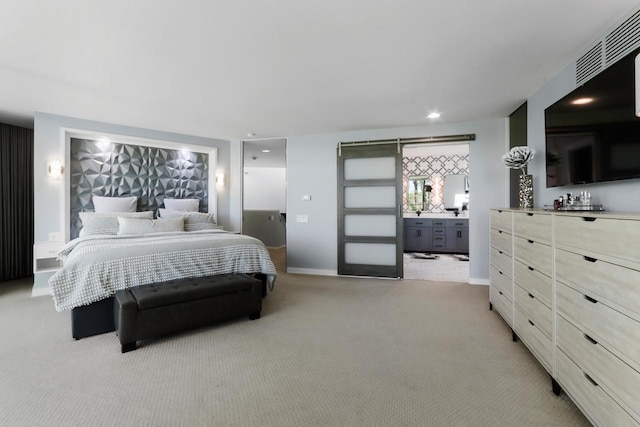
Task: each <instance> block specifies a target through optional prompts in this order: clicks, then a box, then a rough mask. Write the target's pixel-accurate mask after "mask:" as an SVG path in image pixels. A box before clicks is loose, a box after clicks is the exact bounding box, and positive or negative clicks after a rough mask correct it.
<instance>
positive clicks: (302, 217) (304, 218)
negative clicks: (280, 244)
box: [296, 215, 309, 222]
mask: <svg viewBox="0 0 640 427" xmlns="http://www.w3.org/2000/svg"><path fill="white" fill-rule="evenodd" d="M296 222H309V215H297V216H296Z"/></svg>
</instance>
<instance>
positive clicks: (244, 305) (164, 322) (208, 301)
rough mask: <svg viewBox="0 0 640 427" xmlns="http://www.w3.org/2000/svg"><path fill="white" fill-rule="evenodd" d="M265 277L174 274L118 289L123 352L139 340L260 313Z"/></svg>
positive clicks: (118, 326)
mask: <svg viewBox="0 0 640 427" xmlns="http://www.w3.org/2000/svg"><path fill="white" fill-rule="evenodd" d="M262 287H263V286H262V282H261V281H260V280H258V279H255V278H253V277H251V276H249V275H247V274H223V275H218V276H206V277H195V278H188V279H176V280H169V281H166V282H162V283H154V284H150V285H143V286H137V287H134V288H129V289H125V290H121V291H118V292H116V296H115V303H114V318H115V327H116V333H117V334H118V337H119V339H120V344H121V345H122V352H123V353H126V352H127V351H131V350H135V349H136V341H138V340H142V339H147V338H154V337H158V336H161V335H166V334H171V333H175V332H179V331H184V330H187V329H192V328H199V327H202V326H206V325H210V324H212V323H214V322H219V321H223V320H229V319H233V318H236V317H240V316H249V319H252V320H253V319H259V318H260V311H261V310H262Z"/></svg>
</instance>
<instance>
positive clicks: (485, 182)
mask: <svg viewBox="0 0 640 427" xmlns="http://www.w3.org/2000/svg"><path fill="white" fill-rule="evenodd" d="M466 133H475V134H476V140H475V141H472V142H471V143H470V144H469V156H470V161H469V164H470V167H469V181H470V186H471V193H470V194H471V202H470V213H469V221H470V227H471V235H470V260H471V261H470V265H469V268H470V277H471V278H472V281H474V282H476V283H488V278H489V208H490V207H500V206H504V199H505V195H504V193H505V179H504V178H505V168H504V166H503V165H502V163H501V160H500V158H501V156H502V154H504V152H505V151H506V140H505V120H504V119H498V120H487V121H479V122H471V123H457V124H448V125H444V124H443V125H431V126H421V127H411V128H393V129H380V130H368V131H357V132H343V133H332V134H320V135H306V136H293V137H291V136H289V137H288V139H287V218H288V223H287V267H288V269H289V271H294V272H307V273H316V274H336V273H337V265H338V260H337V245H338V240H337V233H338V231H337V227H338V222H337V215H338V212H337V209H338V208H337V197H338V196H337V194H338V193H337V151H336V148H337V144H338V142H339V141H357V140H367V139H384V138H408V137H421V136H437V135H452V134H466ZM231 158H232V166H233V170H234V171H233V173H232V177H231V178H232V184H231V185H232V187H231V191H232V193H234V192H235V191H236V189H241V188H242V177H241V176H240V175H241V173H240V167H241V166H240V165H241V159H242V156H241V148H240V141H232V144H231ZM303 195H311V200H310V201H303V200H302V196H303ZM240 201H241V199H240V198H239V197H237V196H234V198H233V200H232V205H231V216H232V217H234V216H236V214H237V215H238V217H239V215H240V212H241V209H242V207H241V203H240ZM296 215H308V217H309V222H308V223H297V222H295V218H296Z"/></svg>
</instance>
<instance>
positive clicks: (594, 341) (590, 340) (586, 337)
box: [582, 334, 598, 345]
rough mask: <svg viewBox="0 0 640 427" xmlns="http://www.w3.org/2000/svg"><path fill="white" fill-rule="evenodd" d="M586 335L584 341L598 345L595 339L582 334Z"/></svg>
mask: <svg viewBox="0 0 640 427" xmlns="http://www.w3.org/2000/svg"><path fill="white" fill-rule="evenodd" d="M582 335H584V339H586V340H587V341H589V342H590V343H591V344H594V345H595V344H598V341H596V340H594V339H593V338H591V337H590V336H589V335H587V334H582Z"/></svg>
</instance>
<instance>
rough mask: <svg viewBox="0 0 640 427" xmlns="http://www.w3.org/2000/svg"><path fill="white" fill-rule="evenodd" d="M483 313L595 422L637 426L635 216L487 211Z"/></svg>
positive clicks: (639, 336) (639, 279) (639, 224)
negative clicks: (494, 317)
mask: <svg viewBox="0 0 640 427" xmlns="http://www.w3.org/2000/svg"><path fill="white" fill-rule="evenodd" d="M490 250H491V258H490V259H491V266H490V282H491V286H490V294H489V295H490V297H489V298H490V304H489V307H490V309H493V308H495V309H496V310H495V311H497V312H498V313H499V314H500V315H501V316H502V317H503V318H504V320H505V321H506V322H507V323H508V324H509V326H510V327H511V329H512V331H513V339H514V341H515V340H517V339H518V338H520V340H521V341H522V342H523V343H524V344H525V345H526V346H527V348H528V349H529V350H530V351H531V352H532V353H533V354H534V356H535V357H536V358H537V359H538V360H539V361H540V363H541V364H542V366H544V368H545V369H546V370H547V371H548V372H549V374H550V375H551V379H552V389H553V391H554V392H555V393H556V394H559V393H560V391H561V390H564V391H565V392H566V393H567V394H568V395H569V396H570V397H571V398H572V400H573V401H574V402H575V403H576V405H577V406H578V407H579V408H580V409H581V410H582V411H583V412H584V414H585V415H586V416H587V417H588V418H589V419H590V421H591V422H593V423H594V424H595V425H602V426H614V425H615V426H626V425H630V426H640V215H638V214H616V213H591V212H579V213H578V212H574V213H569V212H556V211H543V210H536V209H531V210H520V209H493V210H491V248H490Z"/></svg>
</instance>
